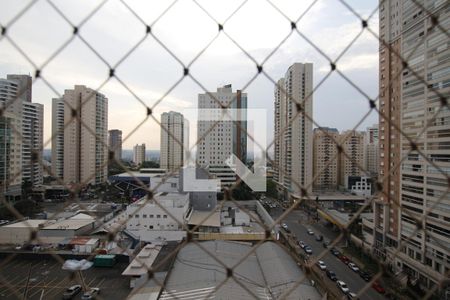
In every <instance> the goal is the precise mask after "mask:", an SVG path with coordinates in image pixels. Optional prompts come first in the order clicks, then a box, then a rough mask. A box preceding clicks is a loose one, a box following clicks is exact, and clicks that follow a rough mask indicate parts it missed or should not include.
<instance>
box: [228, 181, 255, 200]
mask: <svg viewBox="0 0 450 300" xmlns="http://www.w3.org/2000/svg"><path fill="white" fill-rule="evenodd" d="M231 195H232V196H233V199H235V200H251V199H253V198H254V197H253V193H252V190H251V189H250V188H249V187H248V185H246V184H245V182H243V181H241V182H239V184H238V185H237V186H235V187H234V188H233V191H232V194H231Z"/></svg>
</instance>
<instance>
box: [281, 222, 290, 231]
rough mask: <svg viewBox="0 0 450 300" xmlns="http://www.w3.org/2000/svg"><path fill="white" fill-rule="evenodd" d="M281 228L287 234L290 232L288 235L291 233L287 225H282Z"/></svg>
mask: <svg viewBox="0 0 450 300" xmlns="http://www.w3.org/2000/svg"><path fill="white" fill-rule="evenodd" d="M281 227H283V229H284V230H286V232H288V233H289V232H291V231H290V230H289V227H288V226H287V224H286V223H283V224H281Z"/></svg>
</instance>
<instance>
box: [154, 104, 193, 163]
mask: <svg viewBox="0 0 450 300" xmlns="http://www.w3.org/2000/svg"><path fill="white" fill-rule="evenodd" d="M185 123H186V124H187V122H186V120H184V117H183V115H182V114H180V113H179V112H174V111H171V112H165V113H163V114H162V115H161V146H160V147H161V148H160V159H159V161H160V168H161V169H165V170H168V171H177V170H178V169H179V168H181V167H182V166H183V164H184V151H185V149H184V146H185V145H188V144H189V143H186V141H187V139H188V136H189V133H188V128H187V126H185ZM186 150H188V149H186Z"/></svg>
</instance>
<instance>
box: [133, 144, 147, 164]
mask: <svg viewBox="0 0 450 300" xmlns="http://www.w3.org/2000/svg"><path fill="white" fill-rule="evenodd" d="M144 161H145V144H142V145H138V144H136V145H135V146H134V147H133V162H134V163H135V164H136V165H138V166H139V165H141V164H142V163H143V162H144Z"/></svg>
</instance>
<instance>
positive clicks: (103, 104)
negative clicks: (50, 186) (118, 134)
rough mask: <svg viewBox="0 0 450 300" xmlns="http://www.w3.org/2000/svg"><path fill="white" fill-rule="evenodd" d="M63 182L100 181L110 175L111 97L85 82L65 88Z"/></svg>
mask: <svg viewBox="0 0 450 300" xmlns="http://www.w3.org/2000/svg"><path fill="white" fill-rule="evenodd" d="M63 101H64V124H65V126H66V128H65V130H64V155H63V157H64V168H63V169H64V170H63V173H64V177H63V178H64V182H66V183H76V184H80V183H82V184H88V183H91V184H101V183H104V182H105V181H106V179H107V176H108V170H107V162H108V144H107V143H108V99H107V98H106V97H105V95H103V94H101V93H99V92H96V91H95V90H93V89H90V88H87V87H85V86H83V85H75V87H74V89H72V90H65V91H64V95H63Z"/></svg>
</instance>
